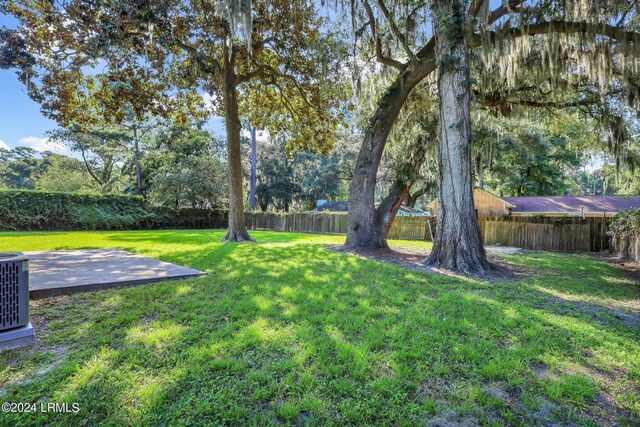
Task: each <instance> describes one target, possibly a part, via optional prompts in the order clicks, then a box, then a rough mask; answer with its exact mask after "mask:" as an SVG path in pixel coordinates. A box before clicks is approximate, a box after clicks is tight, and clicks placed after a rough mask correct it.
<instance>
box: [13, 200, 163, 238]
mask: <svg viewBox="0 0 640 427" xmlns="http://www.w3.org/2000/svg"><path fill="white" fill-rule="evenodd" d="M158 220H159V215H158V213H157V212H155V211H154V210H153V209H149V208H147V207H146V205H145V202H144V200H143V199H142V197H133V196H120V195H94V194H78V193H56V192H47V191H28V190H2V191H0V229H2V230H12V231H16V230H17V231H32V230H125V229H141V228H154V227H157V226H158Z"/></svg>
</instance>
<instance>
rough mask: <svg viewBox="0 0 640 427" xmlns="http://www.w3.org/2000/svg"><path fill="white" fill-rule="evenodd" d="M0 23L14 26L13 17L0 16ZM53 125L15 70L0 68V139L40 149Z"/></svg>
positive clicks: (4, 141) (10, 144)
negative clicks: (27, 92)
mask: <svg viewBox="0 0 640 427" xmlns="http://www.w3.org/2000/svg"><path fill="white" fill-rule="evenodd" d="M0 26H6V27H13V26H15V20H13V18H10V17H8V16H5V15H0ZM55 127H56V123H55V122H54V121H51V120H49V119H47V118H45V117H44V116H43V115H42V114H41V113H40V106H39V105H38V103H36V102H34V101H32V100H31V99H29V97H28V96H27V94H26V92H25V89H24V87H23V85H22V83H20V82H19V81H18V77H17V76H16V74H15V71H13V70H0V141H2V142H3V143H4V144H5V145H7V146H9V147H11V148H13V147H16V146H18V145H30V146H33V148H36V149H42V144H43V143H44V139H45V138H46V135H45V133H46V132H47V131H48V130H51V129H55ZM0 146H2V144H0Z"/></svg>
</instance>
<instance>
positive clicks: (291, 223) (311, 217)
mask: <svg viewBox="0 0 640 427" xmlns="http://www.w3.org/2000/svg"><path fill="white" fill-rule="evenodd" d="M348 221H349V217H348V216H347V213H346V212H345V213H342V212H330V213H324V212H303V213H275V212H247V213H245V225H246V226H247V228H249V229H252V230H274V231H289V232H293V233H316V234H347V225H348Z"/></svg>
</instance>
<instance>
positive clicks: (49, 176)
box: [35, 154, 99, 193]
mask: <svg viewBox="0 0 640 427" xmlns="http://www.w3.org/2000/svg"><path fill="white" fill-rule="evenodd" d="M45 164H46V168H45V169H44V170H43V171H42V172H40V173H38V174H37V175H36V177H35V189H36V190H41V191H58V192H65V193H76V192H81V193H95V192H97V191H99V188H98V186H97V184H96V183H95V182H94V181H92V180H91V177H90V176H89V174H88V173H87V170H86V169H85V167H84V165H83V164H82V162H81V161H79V160H77V159H74V158H72V157H68V156H61V155H58V154H50V155H49V156H47V158H46V160H45Z"/></svg>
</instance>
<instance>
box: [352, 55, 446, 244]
mask: <svg viewBox="0 0 640 427" xmlns="http://www.w3.org/2000/svg"><path fill="white" fill-rule="evenodd" d="M434 68H435V62H434V61H433V58H422V59H421V61H420V62H419V63H418V64H416V65H412V66H410V67H408V68H407V69H405V70H404V71H403V72H402V73H400V74H399V75H398V77H397V78H396V80H395V81H394V82H393V83H392V84H391V86H389V88H388V89H387V90H386V91H385V93H384V94H383V96H382V98H381V99H380V101H378V104H377V108H376V111H375V113H374V114H373V116H372V117H371V120H370V121H369V126H368V128H367V129H366V131H365V135H364V140H363V142H362V145H361V146H360V152H359V153H358V158H357V160H356V165H355V167H354V170H353V179H352V180H351V187H350V190H349V227H348V229H347V240H346V242H345V245H346V246H350V247H360V248H387V247H388V245H387V238H386V234H385V224H384V218H385V212H381V211H379V210H377V209H376V208H375V201H374V195H375V188H376V175H377V173H378V168H379V167H380V161H381V160H382V153H383V152H384V147H385V145H386V143H387V139H388V137H389V133H390V132H391V129H392V127H393V124H394V123H395V121H396V119H397V117H398V114H399V112H400V109H401V108H402V106H403V105H404V102H405V101H406V99H407V96H409V94H410V93H411V90H412V89H413V88H414V87H415V86H416V85H417V84H418V83H419V82H420V81H422V80H423V79H424V78H425V77H426V76H427V75H429V73H431V72H432V71H433V69H434Z"/></svg>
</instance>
